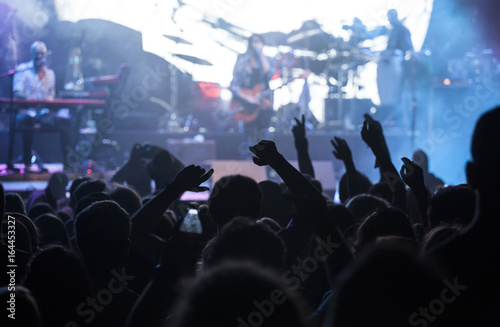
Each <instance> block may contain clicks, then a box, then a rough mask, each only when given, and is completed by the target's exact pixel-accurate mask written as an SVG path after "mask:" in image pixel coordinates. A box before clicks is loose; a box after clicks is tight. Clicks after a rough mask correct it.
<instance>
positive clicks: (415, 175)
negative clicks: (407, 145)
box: [399, 157, 424, 189]
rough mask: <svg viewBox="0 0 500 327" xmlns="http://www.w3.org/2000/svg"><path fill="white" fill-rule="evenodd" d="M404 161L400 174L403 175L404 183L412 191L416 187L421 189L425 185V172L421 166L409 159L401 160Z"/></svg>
mask: <svg viewBox="0 0 500 327" xmlns="http://www.w3.org/2000/svg"><path fill="white" fill-rule="evenodd" d="M401 160H402V161H403V163H404V164H403V166H401V170H400V171H399V173H400V174H401V178H402V179H403V182H405V183H406V185H408V186H409V187H411V188H412V189H415V188H416V187H421V186H423V185H424V171H423V170H422V168H420V166H419V165H417V164H416V163H414V162H413V161H411V160H410V159H408V158H405V157H403V158H401Z"/></svg>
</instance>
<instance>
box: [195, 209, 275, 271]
mask: <svg viewBox="0 0 500 327" xmlns="http://www.w3.org/2000/svg"><path fill="white" fill-rule="evenodd" d="M284 254H285V245H284V243H283V240H282V239H281V238H280V237H279V236H277V235H275V234H274V232H273V231H271V229H270V228H269V227H268V226H267V225H265V224H263V223H256V222H255V221H252V220H250V219H247V218H243V217H237V218H235V219H233V220H231V221H230V222H229V223H227V224H226V225H225V226H224V227H223V228H222V229H221V231H220V233H219V235H218V236H217V237H216V238H215V239H214V240H213V242H211V243H210V245H209V246H208V247H207V248H206V249H205V251H204V254H203V265H204V267H206V268H210V267H213V266H215V265H217V264H220V263H221V262H225V261H228V260H233V261H236V260H237V261H253V262H255V263H258V264H260V265H262V266H263V267H267V268H272V269H275V270H278V269H281V266H282V264H283V259H284Z"/></svg>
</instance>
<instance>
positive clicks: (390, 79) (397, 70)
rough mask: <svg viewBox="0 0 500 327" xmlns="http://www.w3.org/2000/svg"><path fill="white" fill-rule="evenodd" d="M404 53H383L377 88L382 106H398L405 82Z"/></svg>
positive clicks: (378, 68)
mask: <svg viewBox="0 0 500 327" xmlns="http://www.w3.org/2000/svg"><path fill="white" fill-rule="evenodd" d="M403 72H404V57H403V54H397V53H391V54H382V55H381V56H380V59H379V62H378V66H377V88H378V95H379V98H380V104H381V105H382V106H397V105H398V104H399V101H400V99H401V91H402V89H403V88H402V84H403Z"/></svg>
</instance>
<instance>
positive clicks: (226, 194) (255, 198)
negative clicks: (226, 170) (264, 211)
mask: <svg viewBox="0 0 500 327" xmlns="http://www.w3.org/2000/svg"><path fill="white" fill-rule="evenodd" d="M261 201H262V192H261V190H260V188H259V185H258V184H257V182H255V181H254V180H253V179H251V178H250V177H246V176H242V175H231V176H224V177H222V178H221V179H220V180H218V181H217V183H215V185H214V187H213V189H212V192H211V193H210V199H209V211H210V215H211V216H212V218H213V219H214V221H215V223H216V224H217V226H219V228H221V227H222V226H224V225H225V224H226V223H228V222H229V221H230V220H231V219H233V218H234V217H236V216H243V217H248V218H251V219H254V220H257V219H258V218H259V216H260V205H261Z"/></svg>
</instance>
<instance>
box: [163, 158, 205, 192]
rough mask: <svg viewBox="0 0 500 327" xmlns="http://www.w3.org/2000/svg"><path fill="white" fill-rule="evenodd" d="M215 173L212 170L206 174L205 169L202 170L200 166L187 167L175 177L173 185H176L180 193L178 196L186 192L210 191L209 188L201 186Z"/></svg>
mask: <svg viewBox="0 0 500 327" xmlns="http://www.w3.org/2000/svg"><path fill="white" fill-rule="evenodd" d="M213 173H214V170H213V169H210V170H209V171H208V172H206V171H205V169H203V168H201V167H200V166H195V165H191V166H187V167H186V168H184V169H183V170H181V171H180V172H179V173H178V174H177V176H175V179H174V181H173V182H172V184H173V185H174V187H175V190H176V191H177V192H178V194H182V193H184V192H185V191H192V192H203V191H208V190H209V188H208V187H205V186H200V184H202V183H203V182H205V181H207V180H208V179H209V178H210V176H212V174H213Z"/></svg>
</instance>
